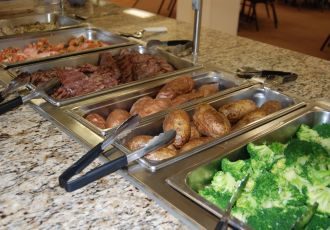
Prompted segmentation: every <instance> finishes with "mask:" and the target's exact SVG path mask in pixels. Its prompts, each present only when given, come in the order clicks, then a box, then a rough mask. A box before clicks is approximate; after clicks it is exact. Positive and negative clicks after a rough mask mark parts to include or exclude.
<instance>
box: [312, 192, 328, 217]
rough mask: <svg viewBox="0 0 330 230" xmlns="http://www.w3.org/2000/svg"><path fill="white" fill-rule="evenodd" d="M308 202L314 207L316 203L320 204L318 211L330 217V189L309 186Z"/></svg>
mask: <svg viewBox="0 0 330 230" xmlns="http://www.w3.org/2000/svg"><path fill="white" fill-rule="evenodd" d="M307 196H308V200H307V202H308V203H309V204H310V205H312V204H314V203H315V202H317V203H319V206H318V207H317V211H318V212H321V213H323V214H327V215H330V188H328V187H326V186H322V185H321V186H316V185H313V186H308V187H307Z"/></svg>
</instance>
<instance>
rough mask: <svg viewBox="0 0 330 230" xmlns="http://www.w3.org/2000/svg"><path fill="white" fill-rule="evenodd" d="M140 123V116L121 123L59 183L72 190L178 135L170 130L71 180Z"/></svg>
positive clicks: (165, 143)
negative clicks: (143, 145)
mask: <svg viewBox="0 0 330 230" xmlns="http://www.w3.org/2000/svg"><path fill="white" fill-rule="evenodd" d="M138 123H139V117H138V116H132V117H130V118H129V119H128V120H127V121H125V122H124V123H123V124H122V125H120V126H119V127H118V128H117V129H116V130H115V131H114V132H113V133H111V134H110V136H108V137H107V138H106V139H105V140H104V141H103V142H101V143H99V144H98V145H96V146H95V147H94V148H92V149H91V150H90V151H88V152H87V153H86V154H85V155H84V156H83V157H81V158H80V159H79V160H78V161H77V162H76V163H74V164H73V165H72V166H70V167H69V168H68V169H67V170H65V171H64V172H63V173H62V175H61V176H60V177H59V184H60V186H61V187H62V188H64V189H65V190H66V191H67V192H72V191H74V190H77V189H79V188H82V187H84V186H85V185H87V184H89V183H91V182H94V181H96V180H98V179H100V178H102V177H104V176H106V175H108V174H110V173H113V172H115V171H117V170H118V169H121V168H123V167H125V166H127V165H128V164H129V163H130V162H132V161H134V160H137V159H139V158H141V157H143V156H144V155H145V154H147V153H150V152H152V151H154V150H157V149H158V148H161V147H163V146H165V145H168V144H170V143H171V142H172V140H173V138H174V137H175V135H176V132H175V131H173V130H170V131H168V132H165V133H162V134H160V135H159V136H157V137H154V138H153V139H152V140H150V141H149V142H148V144H147V145H146V146H145V147H144V148H142V149H139V150H137V151H135V152H133V153H130V154H129V155H127V156H126V155H123V156H120V157H118V158H116V159H114V160H112V161H110V162H107V163H105V164H103V165H101V166H99V167H97V168H94V169H92V170H91V171H89V172H87V173H86V174H84V175H83V176H81V177H79V178H76V179H74V180H71V181H69V180H70V179H71V178H72V177H73V176H75V175H77V174H78V173H80V172H81V171H82V170H83V169H85V168H86V167H87V166H88V165H89V164H91V163H92V162H93V161H94V160H95V159H96V158H97V157H98V156H99V155H100V154H101V153H102V152H103V151H104V150H105V149H106V148H107V147H108V146H109V145H110V144H112V143H113V142H114V141H115V140H116V139H120V138H122V137H124V136H125V135H127V133H128V132H130V131H131V130H132V129H134V128H135V127H136V126H137V125H138Z"/></svg>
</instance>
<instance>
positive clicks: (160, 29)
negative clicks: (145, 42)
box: [119, 26, 167, 39]
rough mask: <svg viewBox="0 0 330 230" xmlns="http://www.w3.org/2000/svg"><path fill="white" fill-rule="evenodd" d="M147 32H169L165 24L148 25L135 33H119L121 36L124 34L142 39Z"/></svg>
mask: <svg viewBox="0 0 330 230" xmlns="http://www.w3.org/2000/svg"><path fill="white" fill-rule="evenodd" d="M145 32H150V33H163V32H167V27H164V26H160V27H146V28H144V29H142V30H139V31H136V32H134V33H124V32H120V33H119V35H120V36H124V37H133V38H137V39H140V38H142V37H143V35H144V33H145Z"/></svg>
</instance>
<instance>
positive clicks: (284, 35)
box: [111, 0, 330, 60]
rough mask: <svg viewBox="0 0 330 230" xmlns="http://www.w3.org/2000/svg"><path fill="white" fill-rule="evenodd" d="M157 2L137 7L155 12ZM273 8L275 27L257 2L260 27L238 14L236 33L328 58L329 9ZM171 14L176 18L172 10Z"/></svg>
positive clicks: (121, 0) (127, 1) (147, 0)
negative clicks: (325, 44) (326, 43)
mask: <svg viewBox="0 0 330 230" xmlns="http://www.w3.org/2000/svg"><path fill="white" fill-rule="evenodd" d="M111 2H114V3H116V4H119V5H122V6H125V7H131V6H132V5H133V4H134V2H135V0H111ZM160 2H161V1H160V0H157V1H155V0H152V1H151V0H139V1H138V4H137V5H136V7H137V8H140V9H143V10H147V11H151V12H157V10H158V7H159V6H160ZM169 2H170V0H167V1H165V4H164V7H163V8H162V10H161V12H160V14H161V15H163V16H168V14H169V11H168V4H169ZM276 11H277V15H278V18H279V25H278V28H277V29H276V28H274V24H273V19H272V17H270V18H269V17H268V16H267V13H266V10H265V6H264V5H259V6H258V7H257V15H258V22H259V31H257V30H256V28H255V23H254V22H253V21H250V22H247V21H246V20H245V19H244V18H241V20H240V25H239V30H238V35H239V36H242V37H246V38H250V39H253V40H256V41H261V42H264V43H268V44H272V45H275V46H279V47H282V48H286V49H290V50H294V51H298V52H301V53H305V54H308V55H311V56H315V57H319V58H322V59H326V60H330V45H329V46H326V47H325V49H324V51H320V48H321V45H322V43H323V42H324V40H325V39H326V37H327V36H328V34H330V9H326V10H323V11H322V10H320V9H316V8H307V7H299V8H298V7H295V6H290V5H287V4H283V3H276ZM271 16H272V15H271ZM171 17H173V18H175V11H174V12H173V13H172V15H171ZM329 43H330V42H329Z"/></svg>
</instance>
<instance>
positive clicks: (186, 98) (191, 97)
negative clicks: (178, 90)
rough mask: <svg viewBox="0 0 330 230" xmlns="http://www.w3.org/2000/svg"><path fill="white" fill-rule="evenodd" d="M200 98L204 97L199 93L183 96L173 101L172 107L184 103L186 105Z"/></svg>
mask: <svg viewBox="0 0 330 230" xmlns="http://www.w3.org/2000/svg"><path fill="white" fill-rule="evenodd" d="M200 97H203V95H202V94H201V93H198V92H192V93H186V94H182V95H179V96H177V97H176V98H174V99H173V100H172V106H177V105H181V104H183V103H186V102H188V101H191V100H194V99H197V98H200Z"/></svg>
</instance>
